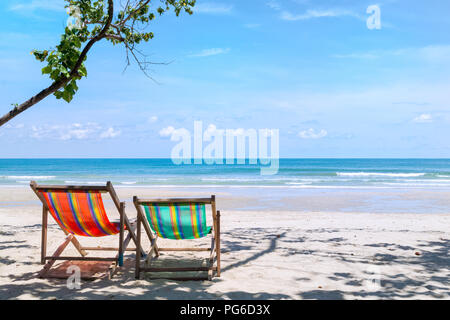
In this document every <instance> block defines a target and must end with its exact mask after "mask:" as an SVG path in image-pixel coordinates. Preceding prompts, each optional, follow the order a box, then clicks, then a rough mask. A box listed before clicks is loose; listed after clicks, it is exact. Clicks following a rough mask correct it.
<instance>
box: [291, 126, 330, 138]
mask: <svg viewBox="0 0 450 320" xmlns="http://www.w3.org/2000/svg"><path fill="white" fill-rule="evenodd" d="M327 135H328V132H327V131H326V130H323V129H322V130H320V131H318V132H316V131H315V130H314V129H312V128H311V129H308V130H304V131H300V132H299V133H298V136H299V137H300V138H302V139H321V138H325V137H326V136H327Z"/></svg>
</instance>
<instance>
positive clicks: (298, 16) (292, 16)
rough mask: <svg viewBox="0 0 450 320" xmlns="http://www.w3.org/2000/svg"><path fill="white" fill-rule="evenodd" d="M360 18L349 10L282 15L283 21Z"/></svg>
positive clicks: (283, 13) (285, 12) (286, 12)
mask: <svg viewBox="0 0 450 320" xmlns="http://www.w3.org/2000/svg"><path fill="white" fill-rule="evenodd" d="M342 16H350V17H359V16H358V15H357V14H356V13H354V12H352V11H348V10H341V9H328V10H307V11H306V12H305V13H303V14H293V13H291V12H289V11H283V12H282V13H281V19H283V20H286V21H299V20H309V19H316V18H330V17H342Z"/></svg>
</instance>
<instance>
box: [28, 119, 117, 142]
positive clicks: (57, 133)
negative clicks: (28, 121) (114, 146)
mask: <svg viewBox="0 0 450 320" xmlns="http://www.w3.org/2000/svg"><path fill="white" fill-rule="evenodd" d="M120 134H121V131H119V130H115V129H114V128H113V127H110V128H103V127H102V126H100V125H99V124H97V123H85V124H81V123H73V124H69V125H41V126H32V127H31V133H30V137H31V138H34V139H56V140H63V141H68V140H95V139H107V138H115V137H117V136H119V135H120Z"/></svg>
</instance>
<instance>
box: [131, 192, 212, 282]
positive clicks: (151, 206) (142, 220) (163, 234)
mask: <svg viewBox="0 0 450 320" xmlns="http://www.w3.org/2000/svg"><path fill="white" fill-rule="evenodd" d="M133 202H134V205H135V207H136V210H137V238H138V239H137V246H136V278H137V279H139V278H140V275H141V273H142V272H151V273H166V274H167V273H168V274H173V273H179V272H207V276H203V277H166V276H165V277H164V278H165V279H177V280H201V279H208V280H211V279H212V277H213V276H214V275H217V276H218V277H220V211H217V210H216V198H215V196H212V197H211V198H201V199H145V200H144V199H139V198H138V197H134V199H133ZM207 206H211V212H212V226H211V227H209V226H208V225H207V218H206V217H207V215H206V211H207ZM142 226H143V227H144V230H145V232H146V234H147V235H148V237H149V240H150V243H151V245H150V250H149V252H148V253H147V254H146V255H145V258H146V260H145V263H144V265H143V266H142V265H141V264H142V263H141V262H142V261H141V259H142V256H141V254H140V252H142V248H141V246H142V244H141V227H142ZM209 235H211V236H212V237H211V247H209V248H160V247H158V245H157V239H158V238H162V239H169V240H175V241H177V240H195V239H201V238H205V237H207V236H209ZM164 251H191V252H193V251H196V252H200V251H206V252H209V253H210V256H209V259H208V266H206V267H175V268H173V267H172V268H168V267H167V268H152V267H151V262H152V259H153V258H155V257H159V256H160V253H161V252H164Z"/></svg>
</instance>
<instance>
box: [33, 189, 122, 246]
mask: <svg viewBox="0 0 450 320" xmlns="http://www.w3.org/2000/svg"><path fill="white" fill-rule="evenodd" d="M41 194H42V196H43V197H44V199H45V202H46V204H47V206H48V208H49V211H50V214H51V215H52V216H53V218H54V219H55V221H56V222H57V223H58V224H59V225H60V227H61V228H62V229H63V230H65V231H67V232H68V233H70V234H74V235H78V236H84V237H104V236H109V235H115V234H118V233H119V232H120V224H119V223H111V222H110V221H109V219H108V217H107V215H106V212H105V208H104V206H103V200H102V196H101V193H100V192H96V191H89V192H86V191H70V192H67V191H50V190H48V191H41Z"/></svg>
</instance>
